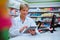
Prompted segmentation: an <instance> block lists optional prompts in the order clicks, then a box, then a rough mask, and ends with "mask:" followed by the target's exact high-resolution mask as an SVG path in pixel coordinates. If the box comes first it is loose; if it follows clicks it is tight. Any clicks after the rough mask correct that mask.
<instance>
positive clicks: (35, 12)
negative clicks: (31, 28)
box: [29, 6, 60, 24]
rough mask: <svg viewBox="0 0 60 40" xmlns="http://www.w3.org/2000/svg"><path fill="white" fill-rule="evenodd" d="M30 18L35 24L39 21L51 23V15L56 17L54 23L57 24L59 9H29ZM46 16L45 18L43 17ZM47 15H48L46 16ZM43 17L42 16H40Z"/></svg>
mask: <svg viewBox="0 0 60 40" xmlns="http://www.w3.org/2000/svg"><path fill="white" fill-rule="evenodd" d="M29 14H30V17H31V18H32V19H34V20H35V21H36V22H37V21H41V22H42V23H47V24H48V23H49V24H50V23H51V20H52V15H53V14H55V15H56V21H55V23H58V18H60V7H59V6H58V7H57V6H55V7H35V9H34V7H31V8H30V10H29ZM44 14H46V16H44ZM47 14H48V15H47ZM41 15H43V16H41Z"/></svg>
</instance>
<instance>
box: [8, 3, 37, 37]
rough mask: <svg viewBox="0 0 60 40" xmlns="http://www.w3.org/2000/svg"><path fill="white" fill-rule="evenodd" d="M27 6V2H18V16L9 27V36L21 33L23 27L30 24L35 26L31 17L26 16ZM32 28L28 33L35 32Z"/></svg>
mask: <svg viewBox="0 0 60 40" xmlns="http://www.w3.org/2000/svg"><path fill="white" fill-rule="evenodd" d="M28 10H29V7H28V5H27V4H20V16H18V17H16V18H14V19H13V21H12V27H11V28H10V29H9V34H10V36H19V35H21V34H23V31H24V29H26V28H28V27H30V26H36V24H35V22H34V20H33V19H31V18H29V17H28V16H27V14H28ZM35 33H36V32H35V31H34V30H29V34H33V35H34V34H35Z"/></svg>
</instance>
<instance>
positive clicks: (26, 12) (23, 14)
mask: <svg viewBox="0 0 60 40" xmlns="http://www.w3.org/2000/svg"><path fill="white" fill-rule="evenodd" d="M28 10H29V9H28V8H27V7H24V8H23V9H21V10H20V13H21V15H22V16H26V15H27V14H28Z"/></svg>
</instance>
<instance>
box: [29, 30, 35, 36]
mask: <svg viewBox="0 0 60 40" xmlns="http://www.w3.org/2000/svg"><path fill="white" fill-rule="evenodd" d="M28 32H29V33H30V34H31V35H35V34H36V31H35V30H32V29H30V30H28Z"/></svg>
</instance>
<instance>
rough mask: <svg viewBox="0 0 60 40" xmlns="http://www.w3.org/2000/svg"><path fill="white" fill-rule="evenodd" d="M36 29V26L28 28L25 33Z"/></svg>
mask: <svg viewBox="0 0 60 40" xmlns="http://www.w3.org/2000/svg"><path fill="white" fill-rule="evenodd" d="M35 29H36V26H31V27H28V28H27V29H25V30H24V32H23V33H28V30H35Z"/></svg>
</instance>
